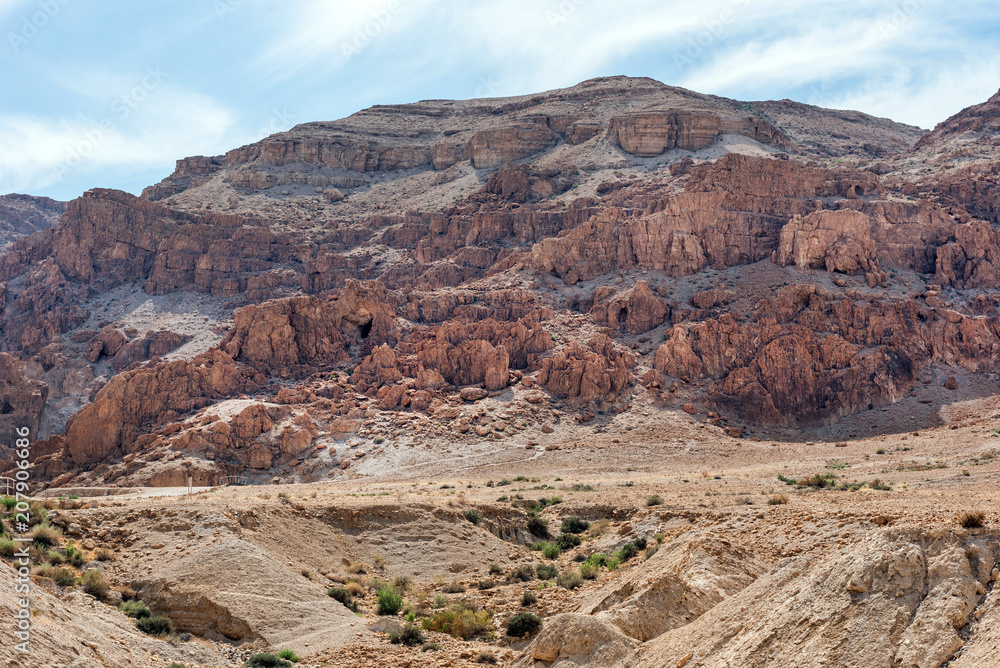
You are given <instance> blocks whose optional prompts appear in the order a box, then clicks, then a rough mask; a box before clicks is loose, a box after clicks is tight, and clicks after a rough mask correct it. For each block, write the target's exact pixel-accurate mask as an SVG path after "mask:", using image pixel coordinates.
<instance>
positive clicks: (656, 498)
mask: <svg viewBox="0 0 1000 668" xmlns="http://www.w3.org/2000/svg"><path fill="white" fill-rule="evenodd" d="M646 505H647V506H662V505H663V497H662V496H660V495H659V494H654V495H652V496H651V497H649V498H648V499H646Z"/></svg>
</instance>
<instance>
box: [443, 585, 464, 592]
mask: <svg viewBox="0 0 1000 668" xmlns="http://www.w3.org/2000/svg"><path fill="white" fill-rule="evenodd" d="M441 591H443V592H444V593H446V594H461V593H462V592H464V591H465V585H464V584H462V583H461V582H449V583H448V584H446V585H445V586H443V587H441Z"/></svg>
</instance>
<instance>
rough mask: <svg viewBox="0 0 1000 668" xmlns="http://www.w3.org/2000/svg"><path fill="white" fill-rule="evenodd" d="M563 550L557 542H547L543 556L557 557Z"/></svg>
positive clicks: (548, 557)
mask: <svg viewBox="0 0 1000 668" xmlns="http://www.w3.org/2000/svg"><path fill="white" fill-rule="evenodd" d="M561 551H562V550H560V549H559V546H558V545H556V544H555V543H546V544H545V545H544V546H543V547H542V556H543V557H545V558H546V559H555V558H556V557H558V556H559V553H560V552H561Z"/></svg>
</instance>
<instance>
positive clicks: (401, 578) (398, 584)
mask: <svg viewBox="0 0 1000 668" xmlns="http://www.w3.org/2000/svg"><path fill="white" fill-rule="evenodd" d="M412 584H413V577H412V576H410V575H397V576H396V578H395V579H394V580H393V581H392V588H393V589H395V590H396V591H406V590H407V589H409V588H410V585H412Z"/></svg>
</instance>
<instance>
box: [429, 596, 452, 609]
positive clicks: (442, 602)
mask: <svg viewBox="0 0 1000 668" xmlns="http://www.w3.org/2000/svg"><path fill="white" fill-rule="evenodd" d="M446 605H448V599H446V598H445V597H444V596H442V595H441V594H438V595H437V596H435V597H434V602H433V603H431V607H432V608H434V609H435V610H440V609H441V608H443V607H444V606H446Z"/></svg>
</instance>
